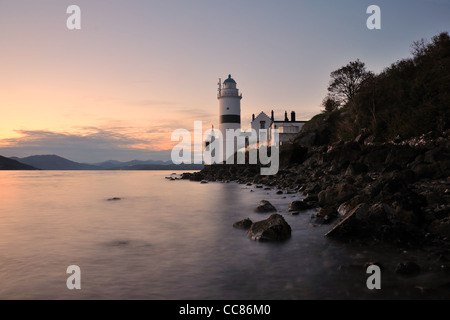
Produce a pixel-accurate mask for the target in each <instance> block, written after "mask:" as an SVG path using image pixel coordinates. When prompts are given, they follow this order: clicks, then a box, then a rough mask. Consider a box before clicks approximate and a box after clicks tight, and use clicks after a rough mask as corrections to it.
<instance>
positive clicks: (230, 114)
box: [217, 74, 242, 162]
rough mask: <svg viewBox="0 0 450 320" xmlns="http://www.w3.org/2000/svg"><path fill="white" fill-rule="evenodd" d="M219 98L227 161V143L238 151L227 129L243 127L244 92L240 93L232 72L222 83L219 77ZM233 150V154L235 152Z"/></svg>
mask: <svg viewBox="0 0 450 320" xmlns="http://www.w3.org/2000/svg"><path fill="white" fill-rule="evenodd" d="M218 91H219V92H218V94H217V99H219V130H220V132H221V133H222V135H223V143H224V145H223V150H224V151H223V157H224V162H225V161H226V158H227V156H226V145H227V144H228V145H234V152H236V151H237V150H236V145H235V141H234V138H233V140H232V141H227V139H226V129H232V130H236V129H241V99H242V94H239V90H238V89H237V88H236V81H234V79H233V78H231V74H229V75H228V78H227V79H225V81H224V82H223V86H222V83H221V79H219V90H218ZM234 152H233V154H234Z"/></svg>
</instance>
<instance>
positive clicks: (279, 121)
mask: <svg viewBox="0 0 450 320" xmlns="http://www.w3.org/2000/svg"><path fill="white" fill-rule="evenodd" d="M274 122H275V123H287V124H289V123H306V122H308V121H303V120H300V121H290V120H289V121H284V120H275V121H274Z"/></svg>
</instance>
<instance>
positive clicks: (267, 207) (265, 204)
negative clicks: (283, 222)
mask: <svg viewBox="0 0 450 320" xmlns="http://www.w3.org/2000/svg"><path fill="white" fill-rule="evenodd" d="M273 211H277V209H276V208H275V207H274V206H273V205H272V204H271V203H270V202H269V201H267V200H261V201H260V202H259V204H258V206H257V207H256V208H255V212H261V213H264V212H273Z"/></svg>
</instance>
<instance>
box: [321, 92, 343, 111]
mask: <svg viewBox="0 0 450 320" xmlns="http://www.w3.org/2000/svg"><path fill="white" fill-rule="evenodd" d="M322 107H323V109H324V110H323V112H331V111H334V110H336V109H337V108H339V102H338V101H336V100H335V99H334V98H333V97H332V96H331V95H328V96H326V97H325V98H324V99H323V100H322Z"/></svg>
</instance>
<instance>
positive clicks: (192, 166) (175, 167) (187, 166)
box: [108, 164, 204, 170]
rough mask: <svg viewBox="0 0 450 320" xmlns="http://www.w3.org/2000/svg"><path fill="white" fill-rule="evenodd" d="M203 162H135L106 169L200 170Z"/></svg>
mask: <svg viewBox="0 0 450 320" xmlns="http://www.w3.org/2000/svg"><path fill="white" fill-rule="evenodd" d="M203 168H204V165H203V164H165V165H161V164H137V165H128V166H122V167H114V168H110V169H108V170H202V169H203Z"/></svg>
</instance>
